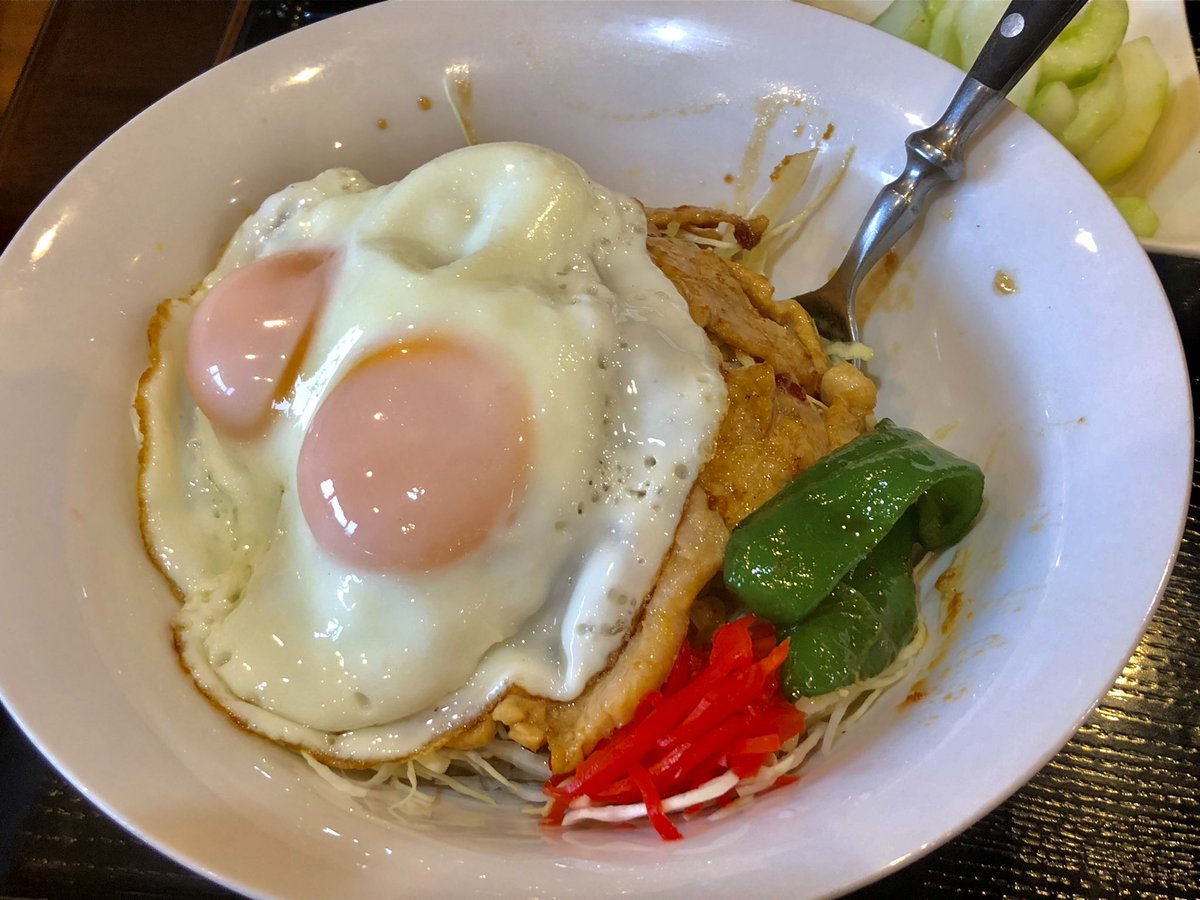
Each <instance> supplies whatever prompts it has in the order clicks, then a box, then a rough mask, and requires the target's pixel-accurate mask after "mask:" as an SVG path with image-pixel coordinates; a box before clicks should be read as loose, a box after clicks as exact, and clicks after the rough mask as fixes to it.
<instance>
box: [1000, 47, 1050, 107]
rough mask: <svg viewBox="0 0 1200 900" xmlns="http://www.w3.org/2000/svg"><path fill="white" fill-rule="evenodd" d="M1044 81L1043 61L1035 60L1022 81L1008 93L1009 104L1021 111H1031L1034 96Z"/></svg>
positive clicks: (1022, 77)
mask: <svg viewBox="0 0 1200 900" xmlns="http://www.w3.org/2000/svg"><path fill="white" fill-rule="evenodd" d="M1041 80H1042V61H1041V60H1040V59H1039V60H1035V61H1034V63H1033V65H1032V66H1030V67H1029V71H1028V72H1026V73H1025V74H1024V75H1022V76H1021V80H1020V81H1018V82H1017V83H1016V84H1014V85H1013V87H1012V90H1010V91H1009V92H1008V99H1009V102H1010V103H1012V104H1014V105H1015V106H1017V107H1019V108H1020V109H1023V110H1025V111H1026V112H1028V111H1029V104H1031V103H1033V97H1034V94H1036V93H1037V86H1038V83H1039V82H1040V81H1041Z"/></svg>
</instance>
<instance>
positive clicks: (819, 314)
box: [793, 0, 1085, 368]
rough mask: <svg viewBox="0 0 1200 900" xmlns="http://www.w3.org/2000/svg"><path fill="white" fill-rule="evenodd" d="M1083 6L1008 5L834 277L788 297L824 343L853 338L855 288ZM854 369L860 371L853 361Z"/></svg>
mask: <svg viewBox="0 0 1200 900" xmlns="http://www.w3.org/2000/svg"><path fill="white" fill-rule="evenodd" d="M1084 2H1085V0H1014V2H1012V3H1010V4H1009V5H1008V8H1007V9H1006V10H1005V11H1004V15H1002V16H1001V17H1000V21H999V23H998V24H997V25H996V27H995V29H994V30H993V31H992V33H991V35H990V36H989V37H988V39H987V42H986V43H985V44H984V45H983V49H982V50H981V51H979V57H978V58H977V59H976V60H975V64H974V65H972V66H971V70H970V72H968V73H967V76H966V78H964V79H963V81H962V84H960V85H959V87H958V90H957V91H956V92H955V94H954V97H953V99H951V101H950V105H949V106H947V107H946V111H945V112H944V113H942V117H941V118H940V119H938V120H937V121H936V122H934V123H933V124H932V125H930V126H929V127H928V128H923V129H921V130H920V131H915V132H913V133H912V134H910V135H909V136H908V138H907V139H905V141H904V145H905V147H907V148H908V160H907V163H906V164H905V168H904V171H903V172H902V173H901V174H900V177H899V178H897V179H896V180H895V181H893V182H892V183H891V184H888V185H886V186H885V187H884V188H883V190H881V191H880V192H879V196H877V197H876V198H875V202H874V203H872V204H871V208H870V209H869V210H868V211H867V215H866V217H865V218H864V219H863V222H862V225H860V226H859V229H858V234H856V235H855V237H854V240H853V242H851V244H850V249H849V250H848V251H847V253H846V258H845V259H843V260H842V263H841V265H839V266H838V268H837V270H836V271H835V272H834V273H833V277H832V278H830V279H829V281H828V282H827V283H826V284H824V285H823V286H821V287H819V288H817V289H816V290H815V291H809V292H808V293H806V294H801V295H799V296H797V297H794V298H793V299H794V300H796V301H798V302H799V303H800V305H801V306H803V307H804V308H805V309H806V310H807V311H808V313H809V315H811V316H812V317H813V321H814V322H815V323H816V326H817V330H818V331H819V332H820V333H821V335H822V336H823V337H824V338H826V340H830V341H850V342H857V341H858V340H859V328H858V320H857V319H856V318H855V315H854V300H855V294H856V293H857V291H858V286H859V285H860V284H861V283H862V280H863V279H864V278H865V277H866V275H867V273H868V272H870V271H871V269H872V268H874V266H875V264H876V263H878V262H879V261H880V260H881V259H882V258H883V257H884V255H885V254H886V253H887V252H888V250H890V249H891V248H892V246H893V245H894V244H895V243H896V241H898V240H900V238H901V237H902V236H903V235H904V234H905V233H906V232H907V231H908V230H909V229H910V228H912V226H913V225H914V224H915V223H916V221H917V219H919V218H920V216H921V211H922V209H923V208H924V206H925V200H926V198H927V197H928V196H929V194H930V193H931V192H932V191H933V190H934V189H935V188H938V187H940V186H941V185H943V184H946V183H948V182H951V181H956V180H958V178H959V177H960V176H961V175H962V173H963V155H964V152H965V150H966V146H967V144H968V143H969V142H970V140H971V138H972V137H973V136H974V135H975V133H976V132H977V131H978V130H979V129H980V128H981V127H983V125H984V124H985V123H986V122H988V121H989V120H990V119H991V117H992V116H993V115H994V114H995V112H996V110H997V109H998V108H999V107H1000V101H1001V100H1003V99H1004V97H1005V95H1006V94H1007V93H1008V92H1009V90H1010V89H1011V88H1012V87H1013V85H1015V84H1016V83H1017V82H1018V81H1019V80H1020V79H1021V76H1022V75H1024V74H1025V72H1026V71H1027V70H1028V69H1029V67H1030V66H1032V65H1033V64H1034V62H1036V61H1037V58H1038V57H1039V56H1041V55H1042V52H1043V51H1044V50H1045V49H1046V47H1047V46H1049V44H1050V42H1051V41H1053V40H1054V38H1055V37H1057V36H1058V33H1059V32H1060V31H1062V30H1063V28H1064V27H1066V24H1067V23H1068V22H1069V21H1070V20H1071V18H1072V17H1073V16H1074V15H1075V13H1077V12H1078V11H1079V9H1080V7H1082V6H1083V4H1084ZM854 365H855V366H857V367H860V368H861V362H860V361H859V360H857V359H856V360H855V361H854Z"/></svg>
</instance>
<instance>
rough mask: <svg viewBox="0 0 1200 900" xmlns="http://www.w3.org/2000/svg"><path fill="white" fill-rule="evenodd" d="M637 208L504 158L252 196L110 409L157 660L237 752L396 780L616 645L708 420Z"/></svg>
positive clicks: (552, 166)
mask: <svg viewBox="0 0 1200 900" xmlns="http://www.w3.org/2000/svg"><path fill="white" fill-rule="evenodd" d="M645 233H646V222H645V215H644V213H643V211H642V209H641V207H640V206H639V205H638V204H637V203H636V202H635V201H633V200H631V199H629V198H627V197H623V196H621V195H620V194H617V193H615V192H612V191H609V190H606V189H605V188H602V187H600V186H598V185H596V184H594V183H593V182H591V181H590V180H589V179H588V178H587V176H586V175H585V174H584V173H583V172H582V171H581V170H580V169H579V167H578V166H576V165H575V164H574V163H573V162H571V161H570V160H568V159H566V158H565V157H563V156H560V155H558V154H556V153H553V152H551V151H549V150H546V149H543V148H540V147H535V146H532V145H527V144H517V143H506V144H485V145H479V146H475V147H470V148H466V149H463V150H459V151H455V152H453V153H449V154H447V155H445V156H442V157H439V158H437V159H435V160H433V161H431V162H429V163H427V164H426V165H424V166H422V167H420V168H418V169H416V170H414V171H413V172H411V173H410V174H409V175H408V176H407V177H405V178H404V179H403V180H401V181H399V182H397V183H395V184H392V185H387V186H383V187H374V186H373V185H371V184H370V183H369V182H367V181H366V179H364V178H363V176H361V175H360V174H358V173H356V172H353V171H349V170H344V169H339V170H332V171H329V172H325V173H324V174H321V175H319V176H317V177H316V178H314V179H313V180H311V181H308V182H304V183H300V184H295V185H292V186H291V187H288V188H286V189H285V190H283V191H280V192H279V193H278V194H275V195H274V196H272V197H271V198H269V199H268V200H267V201H266V202H265V203H264V204H263V205H262V207H261V208H260V209H259V210H258V211H257V212H256V213H255V214H254V215H252V216H251V217H250V218H249V219H248V220H247V221H246V222H245V223H244V224H243V225H242V226H241V228H240V229H239V230H238V231H237V233H236V234H235V235H234V237H233V238H232V240H231V241H230V243H229V244H228V246H227V248H226V250H225V252H224V254H223V255H222V257H221V259H220V261H219V263H218V265H217V267H216V269H215V270H214V271H213V272H212V273H211V274H209V275H208V276H207V277H206V278H205V279H204V282H203V284H202V286H201V287H200V288H199V289H198V290H197V291H196V292H195V294H194V295H193V296H192V297H191V298H189V299H187V300H184V301H173V302H170V303H168V304H164V306H163V307H161V308H160V312H159V314H158V316H157V318H156V319H155V322H154V323H153V325H152V328H151V333H152V347H153V352H152V360H151V366H150V369H149V370H148V371H147V373H146V375H145V376H144V377H143V380H142V383H141V385H140V390H139V395H138V403H137V406H138V412H139V418H140V427H141V431H142V440H143V444H142V456H141V462H142V467H141V479H140V501H141V507H142V526H143V534H144V537H145V540H146V544H147V547H148V549H149V551H150V553H151V556H152V558H153V559H154V561H155V562H156V563H157V565H158V566H159V567H160V568H161V569H162V570H163V572H164V573H165V574H166V575H167V577H168V578H169V579H170V581H171V582H172V584H173V586H174V587H175V590H176V592H177V593H178V595H179V596H180V598H181V599H182V601H183V603H182V607H181V609H180V610H179V612H178V614H177V616H176V618H175V621H174V631H175V640H176V646H177V648H178V650H179V654H180V657H181V659H182V661H183V663H184V666H185V667H186V669H187V670H188V671H189V672H190V673H191V674H192V676H193V678H194V679H195V681H196V684H197V685H198V687H199V688H200V689H201V690H202V691H203V692H204V693H205V694H206V695H207V696H208V697H209V698H211V699H212V700H213V701H214V702H216V703H217V704H218V705H220V706H221V707H223V708H224V709H225V710H226V711H227V712H228V713H229V714H230V715H231V716H232V717H233V718H234V719H236V720H237V721H238V722H239V723H241V724H242V725H243V726H244V727H246V728H248V729H250V730H252V731H254V732H257V733H259V734H261V735H263V736H265V737H268V738H271V739H273V740H276V741H279V742H281V743H284V744H286V745H289V746H293V747H297V748H302V749H306V750H309V751H311V752H313V753H314V754H316V755H317V756H318V757H320V758H322V759H325V760H327V761H334V762H339V763H342V764H346V765H368V764H372V763H377V762H381V761H384V760H393V759H400V758H404V757H405V756H409V755H413V754H415V753H417V752H419V751H420V750H421V749H422V748H425V747H428V746H430V745H431V744H433V743H435V742H436V741H437V740H438V739H439V738H440V737H443V736H444V735H446V734H448V733H450V732H453V731H455V730H457V729H461V728H464V727H467V726H469V725H470V724H471V723H473V722H475V721H477V720H478V719H479V718H480V717H481V716H482V715H484V714H486V712H487V711H488V710H489V708H490V707H491V706H493V705H494V704H495V703H496V702H497V701H498V700H499V699H500V698H501V697H502V696H503V694H504V693H505V691H507V690H508V689H509V688H512V687H518V688H520V689H521V690H523V691H525V692H527V693H529V694H531V695H535V696H541V697H546V698H550V699H555V700H570V699H573V698H575V697H577V696H579V694H580V693H581V692H582V691H583V690H584V688H585V687H586V685H587V683H588V681H589V679H591V678H592V677H593V676H595V675H597V674H598V673H599V672H601V671H603V670H604V669H605V667H606V666H607V665H608V664H609V663H610V661H611V659H612V658H613V656H614V655H615V654H616V653H617V652H618V651H619V650H620V648H621V647H622V645H623V643H624V641H625V640H626V638H627V637H628V633H629V631H630V629H631V628H632V627H633V625H634V624H635V622H636V618H637V613H638V610H639V607H640V604H641V603H642V601H643V599H644V598H645V597H646V595H647V594H648V592H649V591H650V589H651V588H652V587H653V584H654V582H655V579H656V576H657V573H658V570H659V566H660V564H661V562H662V559H663V557H664V555H665V554H666V553H667V551H668V549H669V547H670V545H671V541H672V537H673V535H674V532H675V528H676V525H677V523H678V521H679V517H680V513H681V510H682V508H683V503H684V500H685V498H686V497H687V495H688V493H689V491H690V489H691V487H692V483H693V481H694V479H695V476H696V473H697V472H698V470H699V469H700V467H701V466H702V465H703V463H704V462H705V460H706V459H707V457H708V455H709V453H710V451H711V446H712V442H713V440H714V437H715V434H716V430H717V428H718V425H719V423H720V421H721V418H722V416H723V414H724V410H725V404H726V396H725V387H724V382H723V381H722V378H721V375H720V372H719V370H718V360H717V359H716V357H715V353H714V351H713V349H712V347H711V346H710V344H709V342H708V341H707V339H706V338H705V335H704V333H703V331H702V330H701V329H700V328H699V327H698V326H697V325H696V324H694V323H693V322H692V320H691V318H690V317H689V315H688V311H687V307H686V305H685V303H684V301H683V299H682V298H681V297H680V296H679V294H678V293H677V291H676V290H675V288H674V287H673V285H672V284H671V283H670V281H669V280H668V279H667V278H666V277H665V276H664V275H663V274H662V273H661V272H660V271H659V270H658V268H657V267H656V266H655V265H654V264H653V263H652V262H651V260H650V258H649V256H648V255H647V252H646V248H645Z"/></svg>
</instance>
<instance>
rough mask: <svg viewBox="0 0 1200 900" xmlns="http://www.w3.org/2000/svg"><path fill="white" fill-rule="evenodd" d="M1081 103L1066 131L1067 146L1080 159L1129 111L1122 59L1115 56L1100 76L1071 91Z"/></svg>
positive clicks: (1064, 130)
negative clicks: (1122, 114) (1122, 71)
mask: <svg viewBox="0 0 1200 900" xmlns="http://www.w3.org/2000/svg"><path fill="white" fill-rule="evenodd" d="M1071 93H1072V94H1073V95H1074V96H1075V101H1076V102H1077V103H1078V104H1079V112H1078V114H1077V115H1076V116H1075V118H1074V119H1072V120H1071V121H1070V123H1069V124H1068V125H1067V127H1066V128H1064V129H1063V133H1062V137H1061V138H1060V140H1062V143H1063V146H1064V147H1066V148H1067V149H1068V150H1070V151H1071V152H1072V153H1073V154H1075V155H1076V156H1078V155H1079V154H1080V153H1082V152H1083V151H1084V150H1086V149H1087V148H1088V147H1090V146H1092V144H1094V143H1096V138H1098V137H1100V135H1102V134H1103V133H1104V132H1105V131H1106V130H1108V129H1109V128H1110V127H1111V126H1112V125H1113V123H1115V122H1116V121H1117V119H1119V118H1121V113H1123V112H1124V111H1125V80H1124V78H1122V76H1121V60H1120V58H1119V57H1113V58H1112V59H1110V60H1109V61H1108V62H1107V63H1105V65H1104V68H1103V69H1101V70H1100V74H1099V75H1097V76H1096V77H1095V78H1093V79H1092V80H1091V81H1089V82H1088V83H1087V84H1085V85H1084V86H1083V87H1081V88H1076V89H1075V90H1073V91H1072V92H1071Z"/></svg>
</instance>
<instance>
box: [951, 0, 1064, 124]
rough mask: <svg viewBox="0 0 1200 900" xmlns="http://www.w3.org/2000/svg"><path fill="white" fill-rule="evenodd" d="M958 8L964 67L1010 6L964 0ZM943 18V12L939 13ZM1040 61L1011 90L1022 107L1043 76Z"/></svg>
mask: <svg viewBox="0 0 1200 900" xmlns="http://www.w3.org/2000/svg"><path fill="white" fill-rule="evenodd" d="M955 5H956V6H957V7H958V11H957V13H956V15H955V16H954V36H955V37H956V38H957V40H958V47H959V56H960V58H961V65H962V67H963V68H964V69H969V68H970V67H971V66H972V65H973V64H974V62H975V59H976V57H978V56H979V51H980V50H982V49H983V45H984V44H986V43H987V39H988V37H989V36H990V35H991V33H992V31H993V29H995V27H996V23H997V22H999V21H1000V17H1001V16H1002V15H1003V14H1004V10H1005V9H1007V8H1008V2H1007V0H964V2H959V3H957V4H955ZM939 17H940V14H939ZM1040 73H1041V62H1035V63H1034V64H1033V66H1032V67H1031V68H1030V70H1029V71H1028V72H1026V73H1025V75H1024V77H1023V78H1022V79H1021V80H1020V81H1018V82H1017V83H1016V84H1015V85H1014V86H1013V88H1012V90H1010V91H1009V92H1008V99H1009V100H1010V101H1012V102H1013V103H1014V104H1016V105H1017V106H1019V107H1020V108H1021V109H1025V110H1027V109H1028V108H1029V104H1030V103H1032V102H1033V97H1034V93H1035V91H1036V89H1037V85H1038V79H1039V78H1040V77H1041V75H1040Z"/></svg>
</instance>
